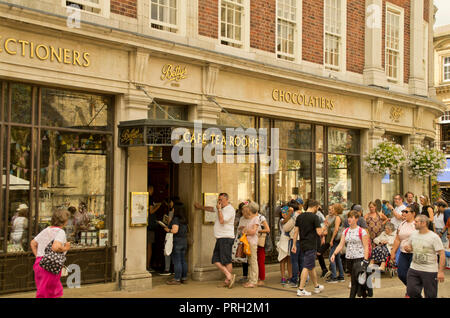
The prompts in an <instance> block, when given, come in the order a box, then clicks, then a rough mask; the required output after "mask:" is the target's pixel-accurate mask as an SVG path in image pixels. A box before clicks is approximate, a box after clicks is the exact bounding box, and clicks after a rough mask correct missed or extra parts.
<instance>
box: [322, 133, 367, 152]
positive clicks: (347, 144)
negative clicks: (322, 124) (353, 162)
mask: <svg viewBox="0 0 450 318" xmlns="http://www.w3.org/2000/svg"><path fill="white" fill-rule="evenodd" d="M359 143H360V141H359V131H358V130H352V129H346V128H331V127H330V128H328V152H333V153H344V154H346V153H352V154H359Z"/></svg>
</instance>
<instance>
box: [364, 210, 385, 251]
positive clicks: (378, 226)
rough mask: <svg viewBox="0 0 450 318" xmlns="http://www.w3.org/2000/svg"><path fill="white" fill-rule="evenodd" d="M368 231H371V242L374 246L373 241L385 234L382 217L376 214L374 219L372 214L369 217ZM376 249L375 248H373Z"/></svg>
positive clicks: (367, 219)
mask: <svg viewBox="0 0 450 318" xmlns="http://www.w3.org/2000/svg"><path fill="white" fill-rule="evenodd" d="M366 222H367V230H368V231H369V235H370V241H371V242H372V245H373V240H374V239H375V238H376V237H377V236H379V235H380V234H381V232H383V220H382V219H381V216H380V215H379V214H378V213H376V216H375V217H372V216H371V215H370V214H369V215H367V218H366ZM372 247H375V246H372Z"/></svg>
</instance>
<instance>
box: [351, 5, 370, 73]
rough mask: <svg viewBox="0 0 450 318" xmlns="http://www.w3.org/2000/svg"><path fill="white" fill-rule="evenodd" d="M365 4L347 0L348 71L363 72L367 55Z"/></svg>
mask: <svg viewBox="0 0 450 318" xmlns="http://www.w3.org/2000/svg"><path fill="white" fill-rule="evenodd" d="M365 10H366V8H365V4H364V1H360V0H347V71H350V72H355V73H359V74H362V73H363V71H364V55H365V23H366V22H365V21H366V18H365Z"/></svg>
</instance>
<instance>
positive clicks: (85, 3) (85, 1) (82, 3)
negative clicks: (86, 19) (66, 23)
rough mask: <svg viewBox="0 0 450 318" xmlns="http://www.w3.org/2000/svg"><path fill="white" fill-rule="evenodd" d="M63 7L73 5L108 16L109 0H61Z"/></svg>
mask: <svg viewBox="0 0 450 318" xmlns="http://www.w3.org/2000/svg"><path fill="white" fill-rule="evenodd" d="M62 4H63V6H65V7H73V8H76V9H79V10H81V11H83V12H89V13H94V14H98V15H102V16H106V17H107V16H109V0H70V1H69V0H62Z"/></svg>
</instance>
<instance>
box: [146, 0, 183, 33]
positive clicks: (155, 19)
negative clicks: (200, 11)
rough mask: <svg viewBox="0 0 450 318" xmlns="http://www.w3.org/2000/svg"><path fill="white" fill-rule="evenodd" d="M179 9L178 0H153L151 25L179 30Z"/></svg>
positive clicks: (167, 29)
mask: <svg viewBox="0 0 450 318" xmlns="http://www.w3.org/2000/svg"><path fill="white" fill-rule="evenodd" d="M178 11H179V8H178V0H151V6H150V17H151V18H150V25H151V27H152V28H153V29H158V30H164V31H169V32H174V33H175V32H177V30H178V18H177V14H178Z"/></svg>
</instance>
